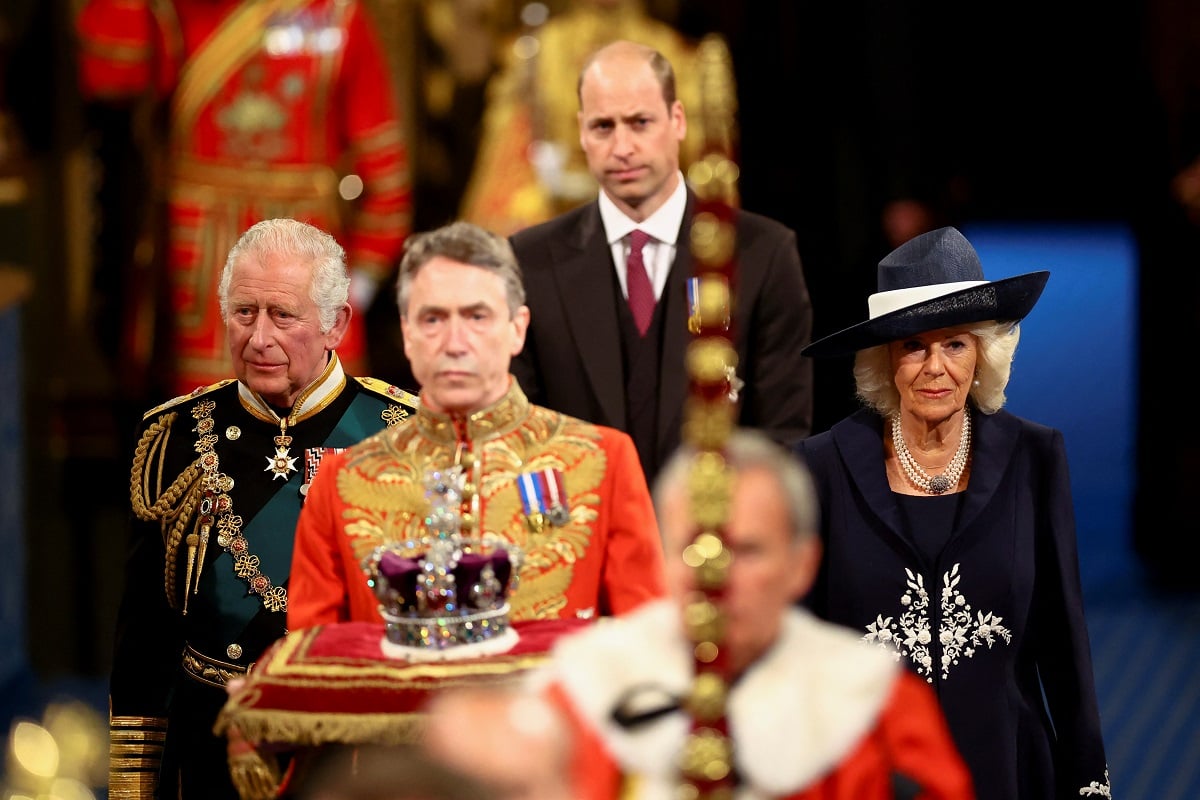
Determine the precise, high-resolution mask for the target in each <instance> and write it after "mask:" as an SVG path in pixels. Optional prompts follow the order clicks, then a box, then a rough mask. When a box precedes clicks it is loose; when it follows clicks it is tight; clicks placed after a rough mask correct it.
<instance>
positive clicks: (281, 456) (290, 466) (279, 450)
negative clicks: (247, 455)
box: [263, 447, 300, 481]
mask: <svg viewBox="0 0 1200 800" xmlns="http://www.w3.org/2000/svg"><path fill="white" fill-rule="evenodd" d="M289 453H290V450H289V448H287V447H276V448H275V455H273V456H267V457H266V458H267V468H266V469H264V470H263V472H273V473H275V478H283V479H284V480H285V481H286V480H287V479H288V474H289V473H292V472H299V471H300V470H298V469H296V458H297V456H292V455H290V454H289ZM275 478H272V479H271V480H275Z"/></svg>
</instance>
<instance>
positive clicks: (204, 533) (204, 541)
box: [188, 523, 212, 594]
mask: <svg viewBox="0 0 1200 800" xmlns="http://www.w3.org/2000/svg"><path fill="white" fill-rule="evenodd" d="M211 529H212V526H210V525H209V524H208V523H205V524H203V525H201V526H200V549H199V551H198V552H197V553H196V588H195V589H193V590H192V594H200V573H201V572H203V571H204V554H205V553H206V552H207V551H208V532H209V530H211ZM191 538H192V537H191V536H189V537H188V539H189V540H190V539H191ZM189 544H190V542H189ZM188 585H189V586H190V585H191V582H190V581H189V583H188Z"/></svg>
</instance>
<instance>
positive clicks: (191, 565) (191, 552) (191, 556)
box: [183, 533, 200, 617]
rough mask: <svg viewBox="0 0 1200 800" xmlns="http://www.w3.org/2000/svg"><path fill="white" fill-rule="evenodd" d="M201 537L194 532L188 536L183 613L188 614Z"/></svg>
mask: <svg viewBox="0 0 1200 800" xmlns="http://www.w3.org/2000/svg"><path fill="white" fill-rule="evenodd" d="M199 539H200V537H199V536H197V535H196V534H194V533H189V534H188V536H187V548H188V560H187V574H186V576H185V577H184V581H183V615H184V616H185V617H186V616H187V603H188V595H189V594H191V593H192V570H193V569H195V567H196V543H197V541H199Z"/></svg>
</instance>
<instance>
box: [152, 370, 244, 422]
mask: <svg viewBox="0 0 1200 800" xmlns="http://www.w3.org/2000/svg"><path fill="white" fill-rule="evenodd" d="M235 380H237V378H226V379H225V380H223V381H217V382H216V383H211V384H209V385H208V386H197V387H196V388H195V389H193V390H192V391H190V392H188V393H187V394H181V395H179V396H178V397H172V398H171V399H170V400H168V401H167V402H165V403H163V404H162V405H158V406H155V407H154V408H152V409H150V410H149V411H147V412H146V413H145V414H143V415H142V421H143V422H145V421H146V420H148V419H150V418H151V417H153V416H154V415H155V414H158V413H160V412H162V411H165V410H167V409H168V408H171V407H173V406H177V405H179V404H180V403H183V402H186V401H188V400H191V399H193V398H195V397H200V396H201V395H205V394H208V393H209V392H214V391H216V390H217V389H220V388H221V387H222V386H228V385H229V384H231V383H233V382H234V381H235Z"/></svg>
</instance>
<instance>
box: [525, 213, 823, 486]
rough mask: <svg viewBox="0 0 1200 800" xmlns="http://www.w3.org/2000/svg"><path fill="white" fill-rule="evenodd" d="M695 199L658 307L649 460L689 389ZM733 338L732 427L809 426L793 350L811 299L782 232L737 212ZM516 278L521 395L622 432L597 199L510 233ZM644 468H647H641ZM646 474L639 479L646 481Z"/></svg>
mask: <svg viewBox="0 0 1200 800" xmlns="http://www.w3.org/2000/svg"><path fill="white" fill-rule="evenodd" d="M695 205H696V198H695V196H694V195H692V194H691V193H690V192H689V196H688V205H687V211H686V212H685V213H684V219H683V226H682V229H681V230H680V233H679V238H678V240H677V241H678V242H679V243H680V246H679V247H678V249H677V255H676V257H675V263H674V264H673V265H672V267H671V272H670V275H669V277H668V279H667V284H666V287H665V289H664V290H663V296H662V298H661V299H660V301H659V302H660V304H661V303H664V302H665V303H666V305H665V307H664V313H665V314H666V318H665V320H664V322H665V327H664V329H663V335H662V336H663V338H662V348H663V353H662V356H663V357H662V372H661V375H660V376H659V392H660V397H659V418H658V443H657V449H656V456H657V460H658V463H660V464H661V463H662V462H663V461H664V460H665V459H666V458H667V457H668V456H669V455H670V454H671V452H672V451H673V450H674V449H675V448H676V447H677V446H678V445H679V442H680V430H681V425H682V421H683V403H684V399H685V398H686V396H687V391H688V375H687V371H686V369H685V366H684V351H685V349H686V348H687V345H688V342H689V340H690V338H691V335H690V334H689V333H688V330H687V303H686V282H687V279H688V278H690V277H692V271H693V266H692V256H691V252H690V250H689V248H688V244H687V243H688V242H689V241H690V231H691V222H692V217H693V214H694V210H695ZM736 224H737V267H736V272H735V275H734V289H733V291H734V321H733V331H734V341H735V347H736V349H737V355H738V366H737V373H738V377H739V378H741V379H742V380H743V381H745V386H744V387H743V388H742V389H741V391H740V399H739V402H740V411H739V424H740V425H743V426H747V427H755V428H760V429H762V430H764V431H765V432H766V433H767V434H769V435H770V436H772V437H773V438H775V439H777V440H779V441H781V442H784V443H786V444H790V443H792V442H795V441H798V440H799V439H802V438H803V437H805V436H807V435H808V434H809V432H810V430H811V427H812V364H811V362H810V360H809V359H808V358H806V357H802V356H801V355H800V351H801V349H802V348H803V347H804V346H805V345H806V344H808V342H809V339H810V336H811V333H812V305H811V302H810V300H809V296H808V287H807V285H806V283H805V280H804V272H803V269H802V268H801V265H800V256H799V254H798V252H797V250H796V236H795V234H794V233H793V232H792V230H791V229H790V228H787V227H786V226H784V225H782V224H780V223H778V222H775V221H774V220H771V219H768V218H766V217H763V216H760V215H757V214H752V213H749V212H745V211H738V212H737V214H736ZM511 241H512V244H513V248H514V249H515V251H516V254H517V259H518V260H519V261H520V263H521V268H522V270H523V271H524V273H525V291H526V296H527V300H526V302H527V303H528V305H529V308H530V310H531V312H532V313H531V317H532V319H531V322H530V325H529V332H528V335H527V336H526V340H525V349H524V350H523V351H522V352H521V354H520V355H519V356H518V357H517V358H516V359H514V360H513V364H512V372H513V374H514V375H516V377H517V379H518V380H519V381H520V382H521V386H522V388H524V390H525V393H526V394H527V395H528V396H529V399H530V400H531V401H533V402H534V403H537V404H539V405H544V406H548V407H550V408H553V409H555V410H556V411H561V412H563V413H564V414H570V415H571V416H575V417H580V418H581V419H586V420H588V421H590V422H594V423H597V424H600V425H608V426H610V427H614V428H619V429H621V430H625V431H628V421H627V419H626V413H625V393H624V386H625V376H624V374H623V367H622V363H621V344H620V341H621V334H620V327H619V321H618V317H617V311H616V309H617V303H618V301H620V302H624V299H623V298H621V297H620V293H619V289H618V288H617V284H616V282H615V280H614V276H613V263H612V255H611V252H610V250H609V247H608V243H607V242H606V241H605V235H604V224H603V222H601V219H600V208H599V203H598V202H597V201H592V202H591V203H588V204H587V205H585V206H582V207H580V208H576V209H573V210H571V211H568V212H566V213H564V214H562V215H560V216H558V217H556V218H554V219H552V220H549V221H548V222H544V223H541V224H539V225H535V226H532V227H530V228H527V229H525V230H523V231H519V232H518V233H516V234H514V235H513V236H512V237H511ZM643 466H644V467H645V466H646V465H643ZM651 473H652V470H649V469H647V474H646V478H647V480H648V481H650V482H653V480H654V475H653V474H651Z"/></svg>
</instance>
